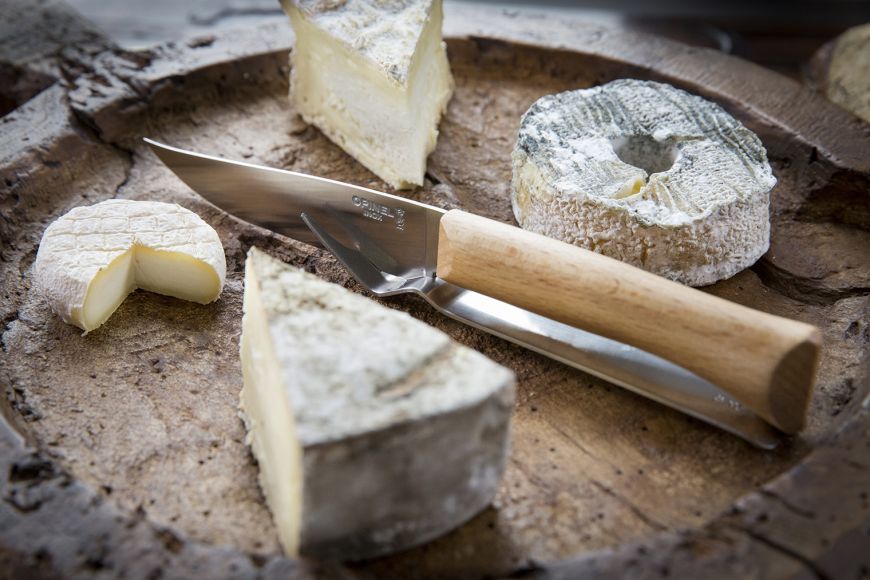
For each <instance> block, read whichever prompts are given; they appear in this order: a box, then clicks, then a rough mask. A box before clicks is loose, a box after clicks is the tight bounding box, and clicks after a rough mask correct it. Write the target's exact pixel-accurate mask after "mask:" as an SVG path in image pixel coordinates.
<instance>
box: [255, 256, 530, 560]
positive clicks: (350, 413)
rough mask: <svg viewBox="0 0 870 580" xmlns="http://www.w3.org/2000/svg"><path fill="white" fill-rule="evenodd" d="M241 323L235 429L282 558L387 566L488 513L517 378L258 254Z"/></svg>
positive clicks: (407, 320)
mask: <svg viewBox="0 0 870 580" xmlns="http://www.w3.org/2000/svg"><path fill="white" fill-rule="evenodd" d="M244 312H245V313H244V318H243V321H242V340H241V361H242V371H243V374H244V388H243V390H242V394H241V416H242V419H243V420H244V421H245V425H246V427H247V430H248V443H249V444H250V445H251V448H252V450H253V453H254V456H255V457H256V458H257V462H258V464H259V468H260V485H261V487H262V489H263V492H264V495H265V497H266V501H267V504H268V505H269V508H270V509H271V511H272V515H273V517H274V520H275V523H276V526H277V528H278V534H279V537H280V540H281V543H282V544H283V546H284V549H285V550H286V552H287V554H288V555H291V556H295V555H297V554H299V553H302V554H303V555H308V556H316V557H323V558H332V559H339V560H357V559H363V558H371V557H374V556H378V555H382V554H387V553H390V552H395V551H398V550H402V549H405V548H409V547H411V546H414V545H417V544H420V543H422V542H425V541H427V540H430V539H432V538H434V537H436V536H439V535H441V534H443V533H445V532H447V531H449V530H450V529H452V528H454V527H456V526H458V525H460V524H462V523H463V522H465V521H466V520H468V519H469V518H471V517H472V516H473V515H474V514H476V513H477V512H479V511H480V510H481V509H483V508H484V507H485V506H486V505H487V504H489V503H490V502H491V501H492V498H493V496H494V495H495V492H496V489H497V487H498V485H499V481H500V478H501V474H502V471H503V469H504V465H505V460H506V455H507V444H508V427H509V421H510V415H511V410H512V407H513V394H514V376H513V373H511V372H510V371H509V370H507V369H505V368H503V367H501V366H499V365H497V364H495V363H494V362H492V361H490V360H489V359H487V358H486V357H484V356H483V355H481V354H479V353H478V352H476V351H474V350H471V349H469V348H466V347H464V346H461V345H459V344H457V343H455V342H453V341H452V340H450V338H449V337H447V336H446V335H445V334H443V333H442V332H440V331H438V330H436V329H434V328H432V327H430V326H428V325H426V324H424V323H422V322H420V321H418V320H415V319H413V318H411V317H410V316H409V315H407V314H406V313H404V312H400V311H398V310H393V309H389V308H385V307H384V306H381V305H379V304H377V303H376V302H374V301H372V300H369V299H368V298H365V297H363V296H359V295H357V294H353V293H352V292H349V291H348V290H346V289H344V288H342V287H340V286H337V285H335V284H330V283H328V282H325V281H323V280H321V279H319V278H317V277H315V276H312V275H311V274H307V273H305V272H303V271H301V270H298V269H296V268H293V267H290V266H287V265H285V264H283V263H281V262H279V261H277V260H275V259H273V258H270V257H269V256H267V255H265V254H263V253H262V252H259V251H257V250H256V249H252V250H251V252H250V253H249V254H248V259H247V263H246V265H245V298H244Z"/></svg>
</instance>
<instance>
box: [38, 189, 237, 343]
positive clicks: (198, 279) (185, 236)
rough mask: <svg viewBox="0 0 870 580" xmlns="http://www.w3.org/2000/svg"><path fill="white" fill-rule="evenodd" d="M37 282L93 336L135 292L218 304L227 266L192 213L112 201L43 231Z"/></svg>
mask: <svg viewBox="0 0 870 580" xmlns="http://www.w3.org/2000/svg"><path fill="white" fill-rule="evenodd" d="M34 278H35V286H36V288H37V289H39V290H40V291H41V292H42V293H44V294H45V296H46V297H47V299H48V302H49V305H50V306H51V309H52V310H53V311H54V312H55V313H56V314H58V315H59V316H60V317H61V318H62V319H63V320H64V322H66V323H68V324H73V325H75V326H78V327H79V328H81V329H83V330H84V331H85V332H88V331H91V330H93V329H95V328H97V327H98V326H100V325H101V324H103V323H104V322H105V321H106V319H108V318H109V316H111V314H112V313H113V312H114V311H115V309H116V308H117V307H118V306H119V305H120V304H121V302H123V300H124V298H125V297H126V296H127V294H129V293H130V292H132V291H133V290H135V289H136V288H143V289H145V290H151V291H154V292H158V293H162V294H168V295H170V296H176V297H178V298H183V299H185V300H192V301H195V302H199V303H202V304H205V303H208V302H212V301H214V300H217V298H218V296H220V292H221V289H222V288H223V284H224V280H225V279H226V261H225V258H224V250H223V245H222V244H221V241H220V238H219V237H218V235H217V232H215V230H214V228H212V227H211V226H209V225H208V224H207V223H205V222H204V221H203V220H202V219H201V218H200V217H199V216H198V215H196V214H195V213H193V212H192V211H190V210H187V209H184V208H183V207H181V206H179V205H176V204H170V203H162V202H153V201H131V200H122V199H111V200H107V201H104V202H101V203H98V204H95V205H92V206H87V207H77V208H74V209H72V210H70V211H69V212H67V213H66V214H64V215H63V216H61V217H60V218H58V219H57V220H56V221H55V222H53V223H52V224H51V225H50V226H49V227H48V228H47V229H46V231H45V233H44V234H43V236H42V241H41V242H40V245H39V251H38V253H37V255H36V263H35V265H34Z"/></svg>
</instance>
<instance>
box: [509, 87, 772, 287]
mask: <svg viewBox="0 0 870 580" xmlns="http://www.w3.org/2000/svg"><path fill="white" fill-rule="evenodd" d="M512 160H513V179H512V183H511V201H512V204H513V210H514V215H515V216H516V219H517V221H518V222H519V225H520V226H521V227H523V228H525V229H528V230H531V231H534V232H537V233H541V234H544V235H547V236H550V237H553V238H556V239H560V240H563V241H565V242H568V243H571V244H575V245H578V246H581V247H584V248H587V249H590V250H594V251H596V252H600V253H602V254H605V255H607V256H610V257H612V258H616V259H619V260H622V261H624V262H627V263H629V264H632V265H634V266H638V267H640V268H643V269H645V270H648V271H650V272H653V273H655V274H659V275H661V276H664V277H666V278H670V279H672V280H676V281H678V282H682V283H684V284H689V285H692V286H702V285H706V284H711V283H713V282H715V281H717V280H721V279H724V278H728V277H730V276H733V275H734V274H736V273H737V272H739V271H740V270H742V269H744V268H746V267H748V266H750V265H751V264H753V263H754V262H755V261H756V260H757V259H758V258H759V257H761V255H762V254H764V252H766V251H767V248H768V246H769V237H770V218H769V215H768V214H769V192H770V190H771V189H772V188H773V186H774V184H775V183H776V179H775V178H774V176H773V174H772V172H771V169H770V165H769V164H768V162H767V153H766V151H765V149H764V146H763V145H762V144H761V141H760V140H759V139H758V137H757V136H756V135H755V134H754V133H753V132H752V131H750V130H749V129H747V128H746V127H744V126H743V125H742V124H740V123H739V122H738V121H737V120H735V119H734V118H733V117H731V115H729V114H728V113H726V112H725V111H724V110H723V109H722V108H721V107H719V106H718V105H716V104H714V103H711V102H709V101H706V100H705V99H702V98H700V97H697V96H694V95H691V94H689V93H687V92H685V91H682V90H680V89H677V88H674V87H672V86H670V85H666V84H661V83H655V82H649V81H639V80H631V79H624V80H618V81H613V82H611V83H608V84H606V85H603V86H600V87H595V88H591V89H585V90H576V91H568V92H564V93H559V94H555V95H548V96H546V97H543V98H541V99H539V100H538V101H537V102H535V103H534V104H533V105H532V107H531V108H530V109H529V110H528V111H527V112H526V113H525V115H524V116H523V118H522V122H521V126H520V130H519V135H518V139H517V144H516V147H515V149H514V152H513V156H512Z"/></svg>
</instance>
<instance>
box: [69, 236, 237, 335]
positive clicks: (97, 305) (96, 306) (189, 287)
mask: <svg viewBox="0 0 870 580" xmlns="http://www.w3.org/2000/svg"><path fill="white" fill-rule="evenodd" d="M136 288H142V289H143V290H149V291H151V292H157V293H158V294H165V295H167V296H173V297H175V298H181V299H183V300H189V301H191V302H198V303H200V304H208V303H209V302H213V301H214V300H216V299H217V297H218V296H219V295H220V291H221V281H220V278H219V277H218V274H217V272H215V270H214V268H212V267H211V266H209V265H208V264H206V263H205V262H203V261H202V260H197V259H196V258H194V257H192V256H190V255H188V254H185V253H182V252H171V251H166V250H154V249H152V248H148V247H145V246H139V245H135V246H133V247H132V248H131V249H130V250H128V251H126V252H124V253H123V254H121V255H120V256H118V257H117V258H115V259H114V260H113V261H112V262H111V263H110V264H109V265H108V266H107V267H105V268H103V269H102V270H100V271H99V273H97V275H96V276H95V277H94V279H93V280H91V282H90V284H89V285H88V291H87V294H86V296H85V300H84V304H83V305H82V309H81V322H82V326H83V328H84V329H85V331H90V330H93V329H94V328H97V327H98V326H100V325H101V324H103V323H104V322H105V321H106V320H107V319H108V318H109V317H110V316H111V315H112V313H113V312H114V311H115V310H116V309H117V308H118V307H119V306H120V305H121V303H122V302H123V301H124V298H126V297H127V295H128V294H130V292H132V291H133V290H135V289H136Z"/></svg>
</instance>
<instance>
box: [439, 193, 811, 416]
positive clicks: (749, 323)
mask: <svg viewBox="0 0 870 580" xmlns="http://www.w3.org/2000/svg"><path fill="white" fill-rule="evenodd" d="M438 276H440V277H441V278H443V279H444V280H447V281H448V282H452V283H454V284H457V285H459V286H462V287H463V288H468V289H469V290H474V291H476V292H480V293H481V294H486V295H487V296H491V297H493V298H497V299H499V300H502V301H504V302H509V303H511V304H513V305H515V306H519V307H520V308H524V309H526V310H530V311H532V312H536V313H538V314H541V315H543V316H546V317H548V318H552V319H553V320H558V321H559V322H563V323H566V324H569V325H571V326H574V327H577V328H581V329H583V330H588V331H590V332H594V333H596V334H599V335H601V336H606V337H608V338H612V339H614V340H618V341H620V342H623V343H625V344H630V345H632V346H635V347H638V348H640V349H643V350H645V351H647V352H651V353H653V354H656V355H659V356H661V357H663V358H665V359H667V360H670V361H671V362H674V363H676V364H679V365H680V366H682V367H684V368H686V369H689V370H691V371H693V372H694V373H696V374H697V375H699V376H701V377H704V378H705V379H707V380H709V381H710V382H712V383H714V384H716V385H717V386H718V387H719V388H721V389H722V390H723V391H725V392H727V393H729V394H730V395H731V396H732V397H734V398H735V399H737V400H738V401H740V402H741V403H743V404H744V405H746V407H748V408H749V409H751V410H752V411H754V412H755V413H757V414H758V415H759V416H760V417H763V418H764V419H765V420H767V421H768V422H770V423H771V424H773V425H775V426H776V427H778V428H779V429H781V430H782V431H785V432H786V433H795V432H797V431H799V430H800V429H801V428H802V427H803V425H804V421H805V418H806V410H807V405H808V403H809V399H810V395H811V393H812V388H813V384H814V382H815V374H816V367H817V365H818V359H819V354H820V349H821V333H820V332H819V330H818V329H817V328H815V327H814V326H811V325H809V324H804V323H802V322H797V321H794V320H789V319H786V318H780V317H778V316H774V315H772V314H766V313H764V312H759V311H757V310H753V309H751V308H747V307H745V306H741V305H739V304H735V303H733V302H729V301H728V300H724V299H722V298H717V297H716V296H712V295H710V294H707V293H705V292H701V291H700V290H695V289H693V288H689V287H687V286H683V285H681V284H678V283H676V282H671V281H670V280H666V279H665V278H661V277H659V276H656V275H654V274H650V273H649V272H645V271H643V270H640V269H638V268H635V267H633V266H629V265H628V264H624V263H622V262H620V261H618V260H614V259H612V258H608V257H606V256H602V255H600V254H596V253H595V252H590V251H588V250H584V249H582V248H579V247H576V246H572V245H570V244H566V243H564V242H560V241H557V240H553V239H550V238H547V237H545V236H542V235H539V234H535V233H532V232H528V231H525V230H522V229H520V228H516V227H513V226H509V225H507V224H503V223H499V222H496V221H493V220H489V219H486V218H482V217H479V216H475V215H472V214H469V213H465V212H461V211H458V210H453V211H450V212H448V213H447V214H446V215H445V216H444V217H443V218H442V219H441V231H440V234H439V241H438Z"/></svg>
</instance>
